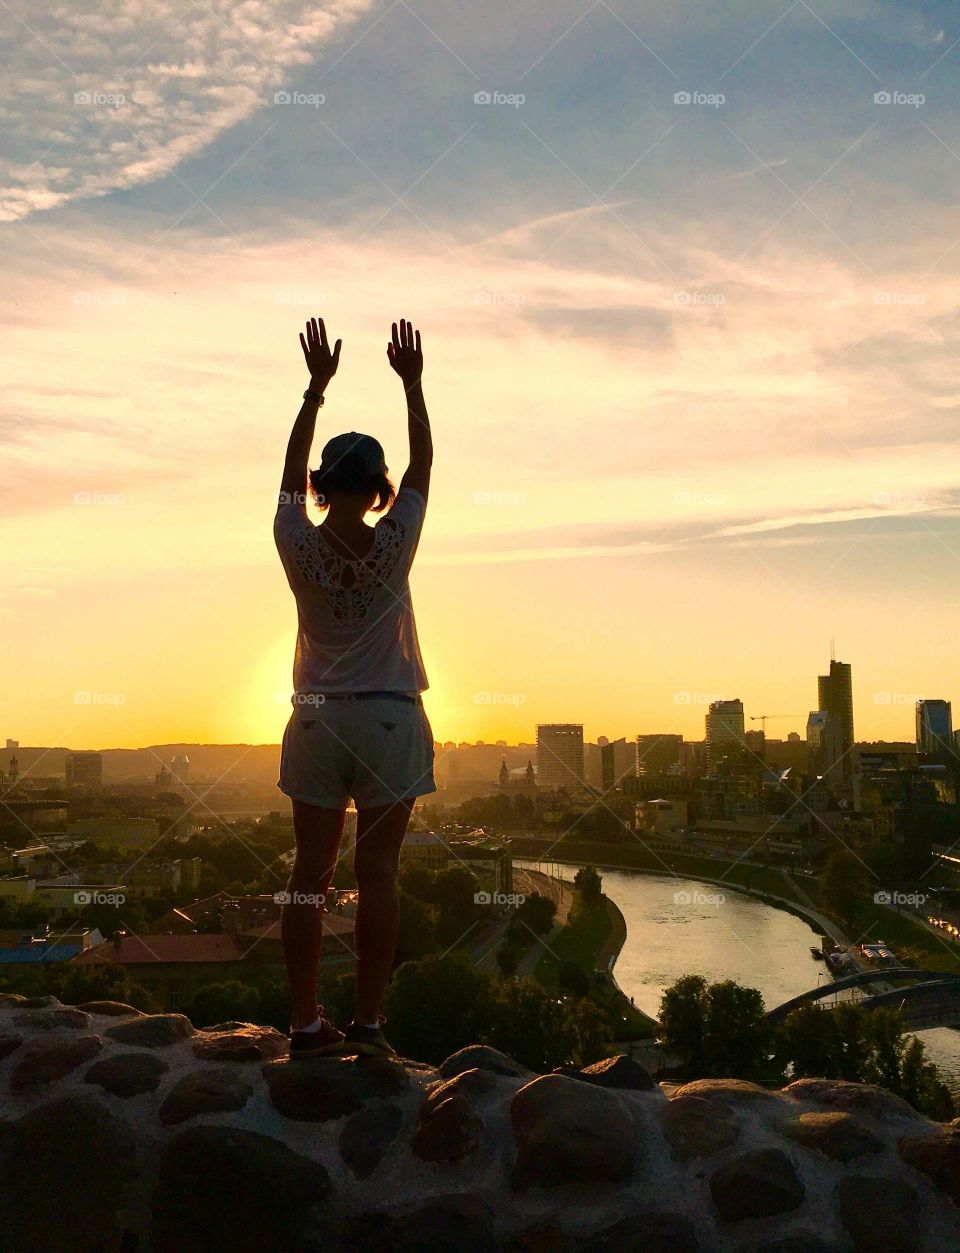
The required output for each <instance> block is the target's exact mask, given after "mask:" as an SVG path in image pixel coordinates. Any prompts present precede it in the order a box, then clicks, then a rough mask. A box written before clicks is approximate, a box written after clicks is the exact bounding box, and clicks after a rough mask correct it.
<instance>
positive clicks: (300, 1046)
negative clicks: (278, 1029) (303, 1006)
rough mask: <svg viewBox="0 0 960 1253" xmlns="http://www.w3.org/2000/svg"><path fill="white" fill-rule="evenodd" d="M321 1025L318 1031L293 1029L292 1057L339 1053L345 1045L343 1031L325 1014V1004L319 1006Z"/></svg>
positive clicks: (291, 1039)
mask: <svg viewBox="0 0 960 1253" xmlns="http://www.w3.org/2000/svg"><path fill="white" fill-rule="evenodd" d="M317 1015H318V1016H319V1018H320V1026H319V1027H318V1028H317V1029H316V1031H291V1032H290V1056H291V1057H322V1056H323V1055H324V1054H325V1053H339V1052H340V1049H341V1048H342V1046H343V1038H344V1037H343V1032H342V1031H338V1030H337V1028H336V1027H335V1026H334V1025H333V1023H332V1022H331V1021H330V1019H329V1018H327V1017H326V1016H325V1015H324V1012H323V1006H322V1005H318V1006H317Z"/></svg>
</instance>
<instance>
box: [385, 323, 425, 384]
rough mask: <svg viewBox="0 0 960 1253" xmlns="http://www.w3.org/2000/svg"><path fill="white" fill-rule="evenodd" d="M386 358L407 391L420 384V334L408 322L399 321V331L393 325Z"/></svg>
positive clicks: (421, 363) (421, 365) (421, 353)
mask: <svg viewBox="0 0 960 1253" xmlns="http://www.w3.org/2000/svg"><path fill="white" fill-rule="evenodd" d="M387 358H388V360H389V362H390V364H391V366H393V368H394V370H396V372H397V373H398V374H399V375H400V377H401V378H402V379H403V385H404V387H405V388H407V390H408V391H409V389H410V388H411V387H414V386H415V385H416V384H417V383H419V382H420V376H421V375H422V374H423V351H422V349H421V348H420V332H419V331H415V330H414V329H413V325H412V324H411V323H410V322H404V321H402V320H401V322H400V329H399V331H398V330H397V323H396V322H394V324H393V339H392V341H391V342H390V343H389V344H387Z"/></svg>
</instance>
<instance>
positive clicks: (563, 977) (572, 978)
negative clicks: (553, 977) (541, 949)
mask: <svg viewBox="0 0 960 1253" xmlns="http://www.w3.org/2000/svg"><path fill="white" fill-rule="evenodd" d="M557 983H558V985H559V986H560V987H561V988H562V989H563V990H564V992H569V993H570V994H571V996H586V995H587V993H588V992H589V991H590V986H591V983H590V976H589V975H588V974H587V973H586V971H585V970H582V969H581V968H580V967H579V966H578V965H577V963H576V962H573V961H565V962H563V963H562V964H561V966H560V969H559V971H558V972H557Z"/></svg>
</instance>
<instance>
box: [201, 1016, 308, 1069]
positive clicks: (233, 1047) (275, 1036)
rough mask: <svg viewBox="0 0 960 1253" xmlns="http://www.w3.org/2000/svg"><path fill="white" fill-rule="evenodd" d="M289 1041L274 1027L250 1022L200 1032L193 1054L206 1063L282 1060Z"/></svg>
mask: <svg viewBox="0 0 960 1253" xmlns="http://www.w3.org/2000/svg"><path fill="white" fill-rule="evenodd" d="M289 1047H290V1041H289V1040H288V1039H287V1037H286V1036H285V1035H283V1034H282V1033H281V1032H279V1031H277V1030H276V1028H274V1027H259V1026H256V1025H255V1024H254V1023H250V1022H238V1023H233V1022H231V1023H224V1024H222V1026H220V1027H211V1028H210V1030H209V1031H201V1032H199V1033H198V1034H197V1036H196V1037H195V1038H194V1041H193V1051H194V1053H195V1054H196V1055H197V1057H199V1058H201V1059H202V1060H203V1061H205V1062H265V1061H269V1060H270V1059H271V1058H273V1057H282V1056H283V1055H284V1054H285V1053H286V1052H287V1050H288V1049H289Z"/></svg>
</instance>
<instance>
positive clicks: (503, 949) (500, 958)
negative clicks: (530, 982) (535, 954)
mask: <svg viewBox="0 0 960 1253" xmlns="http://www.w3.org/2000/svg"><path fill="white" fill-rule="evenodd" d="M522 956H523V950H522V949H521V948H519V947H518V946H517V945H516V944H514V943H512V942H511V941H510V940H507V941H506V942H505V943H503V944H501V945H500V947H499V949H498V950H497V967H498V968H499V970H500V973H501V974H502V975H508V976H509V975H514V974H516V972H517V967H518V966H519V965H520V958H521V957H522Z"/></svg>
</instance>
